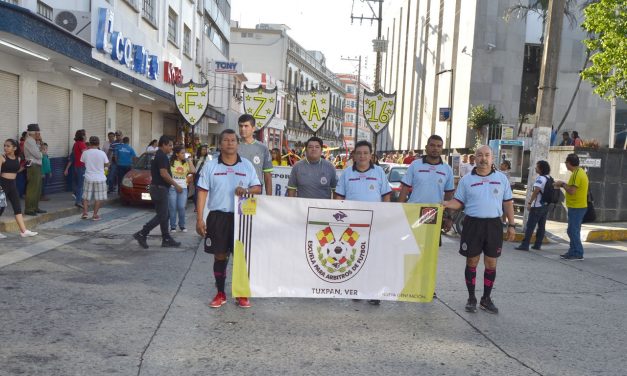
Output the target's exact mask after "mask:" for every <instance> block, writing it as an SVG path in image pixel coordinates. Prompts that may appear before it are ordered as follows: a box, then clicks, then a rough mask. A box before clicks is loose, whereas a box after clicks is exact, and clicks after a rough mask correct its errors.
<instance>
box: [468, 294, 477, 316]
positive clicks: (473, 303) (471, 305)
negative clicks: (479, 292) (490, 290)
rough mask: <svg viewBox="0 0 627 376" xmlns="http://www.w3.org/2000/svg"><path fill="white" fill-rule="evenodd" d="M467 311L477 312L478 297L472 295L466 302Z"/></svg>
mask: <svg viewBox="0 0 627 376" xmlns="http://www.w3.org/2000/svg"><path fill="white" fill-rule="evenodd" d="M466 312H470V313H475V312H477V298H475V297H472V298H468V301H467V302H466Z"/></svg>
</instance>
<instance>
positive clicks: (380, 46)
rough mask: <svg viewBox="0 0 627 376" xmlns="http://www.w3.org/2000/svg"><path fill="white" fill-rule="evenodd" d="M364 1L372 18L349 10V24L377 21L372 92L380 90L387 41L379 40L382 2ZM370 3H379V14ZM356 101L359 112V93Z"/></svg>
mask: <svg viewBox="0 0 627 376" xmlns="http://www.w3.org/2000/svg"><path fill="white" fill-rule="evenodd" d="M365 1H366V3H367V4H368V7H370V10H371V11H372V16H371V17H364V16H363V15H361V16H354V15H353V14H352V10H351V23H353V21H354V20H356V19H358V20H359V21H360V22H363V21H364V20H368V21H370V23H371V24H372V22H374V21H377V39H374V40H373V41H372V48H373V50H374V52H376V53H377V63H376V66H375V70H374V91H377V90H379V89H381V66H382V65H383V53H384V52H387V48H388V43H387V41H386V40H383V39H381V29H382V28H383V0H365ZM371 2H375V3H379V13H376V12H375V11H374V9H373V8H372V6H371V5H370V3H371ZM359 67H360V68H361V64H359ZM360 82H361V81H360ZM357 99H358V103H357V109H358V110H359V92H358V93H357ZM358 114H359V111H358ZM357 119H358V120H359V115H358V116H357ZM372 133H373V134H374V140H373V143H372V145H373V146H374V149H375V151H376V150H377V133H374V132H372ZM355 140H357V138H355Z"/></svg>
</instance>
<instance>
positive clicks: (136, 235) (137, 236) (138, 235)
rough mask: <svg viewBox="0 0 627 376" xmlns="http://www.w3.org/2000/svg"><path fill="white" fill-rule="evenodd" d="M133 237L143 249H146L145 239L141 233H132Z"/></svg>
mask: <svg viewBox="0 0 627 376" xmlns="http://www.w3.org/2000/svg"><path fill="white" fill-rule="evenodd" d="M133 237H134V238H135V240H137V242H138V243H139V245H140V246H141V247H142V248H143V249H148V243H147V242H146V237H145V236H144V235H143V234H142V233H141V232H139V231H138V232H136V233H134V234H133Z"/></svg>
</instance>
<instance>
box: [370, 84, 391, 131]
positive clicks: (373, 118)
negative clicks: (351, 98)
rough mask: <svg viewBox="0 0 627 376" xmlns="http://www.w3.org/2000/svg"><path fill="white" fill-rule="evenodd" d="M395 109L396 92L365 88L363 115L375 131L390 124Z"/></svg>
mask: <svg viewBox="0 0 627 376" xmlns="http://www.w3.org/2000/svg"><path fill="white" fill-rule="evenodd" d="M395 109H396V92H394V93H392V94H387V93H384V92H383V91H381V90H377V91H375V92H371V91H368V90H364V105H363V115H364V118H365V119H366V123H368V125H369V126H370V128H372V130H373V131H374V132H375V133H379V132H381V131H382V130H383V129H384V128H385V127H387V126H388V124H389V123H390V119H391V118H392V115H394V110H395Z"/></svg>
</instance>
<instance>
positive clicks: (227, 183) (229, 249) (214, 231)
mask: <svg viewBox="0 0 627 376" xmlns="http://www.w3.org/2000/svg"><path fill="white" fill-rule="evenodd" d="M219 144H220V155H219V156H218V158H217V159H213V160H210V161H207V162H206V163H205V165H204V166H203V168H202V171H200V178H199V179H198V185H197V186H196V189H197V190H198V203H197V205H196V207H197V208H198V211H197V214H196V231H197V232H198V234H199V235H200V236H202V237H203V238H205V252H207V253H212V254H213V256H214V259H213V275H214V277H215V280H216V288H217V290H218V293H217V294H216V296H215V297H214V298H213V300H212V301H211V302H210V303H209V307H211V308H219V307H221V306H223V305H224V304H225V303H226V292H225V282H226V267H227V265H228V263H229V256H230V255H231V253H233V237H234V235H235V233H234V231H235V229H234V221H235V205H234V200H233V197H234V196H235V195H236V196H244V195H247V194H260V193H261V182H260V181H259V178H258V177H257V172H256V171H255V167H254V166H253V164H252V162H250V161H249V160H247V159H245V158H242V157H240V156H239V154H238V152H237V151H238V146H239V140H238V138H237V135H236V134H235V131H234V130H232V129H226V130H224V131H222V133H220V137H219ZM207 196H208V197H209V198H208V200H209V202H208V205H207V206H208V209H209V214H208V215H207V217H206V218H205V214H204V209H205V204H206V203H207ZM235 299H236V300H237V304H238V305H239V306H240V307H242V308H249V307H250V306H251V305H250V301H249V299H248V298H246V297H235Z"/></svg>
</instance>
